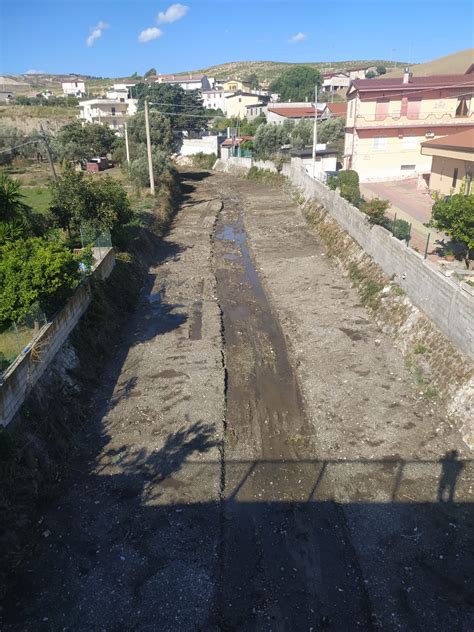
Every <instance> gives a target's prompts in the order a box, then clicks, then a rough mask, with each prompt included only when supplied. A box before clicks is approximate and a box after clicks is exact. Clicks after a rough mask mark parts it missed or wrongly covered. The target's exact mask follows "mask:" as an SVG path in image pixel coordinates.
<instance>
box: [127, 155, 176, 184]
mask: <svg viewBox="0 0 474 632" xmlns="http://www.w3.org/2000/svg"><path fill="white" fill-rule="evenodd" d="M151 163H152V165H153V176H154V179H155V183H158V182H159V180H160V178H161V176H162V175H163V174H164V173H165V172H166V171H169V170H170V169H171V167H172V165H171V161H170V159H169V154H168V153H167V152H166V151H163V150H162V149H159V148H158V147H153V148H152V152H151ZM130 177H131V179H132V180H133V182H134V183H135V184H136V185H137V186H139V187H149V186H150V172H149V169H148V158H147V153H146V147H144V146H143V145H140V146H139V148H138V153H137V155H136V157H135V159H134V160H132V161H131V163H130Z"/></svg>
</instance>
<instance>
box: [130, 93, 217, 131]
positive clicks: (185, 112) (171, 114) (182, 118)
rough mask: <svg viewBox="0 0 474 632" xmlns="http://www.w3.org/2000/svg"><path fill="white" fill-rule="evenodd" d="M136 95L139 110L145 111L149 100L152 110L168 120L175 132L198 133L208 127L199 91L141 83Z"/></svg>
mask: <svg viewBox="0 0 474 632" xmlns="http://www.w3.org/2000/svg"><path fill="white" fill-rule="evenodd" d="M135 93H136V95H137V97H138V109H139V110H143V109H144V106H145V99H148V102H149V103H150V104H151V105H150V110H153V111H155V112H161V113H162V114H163V116H165V117H166V118H168V119H169V121H170V123H171V128H172V129H173V130H174V131H180V132H181V131H183V130H187V131H190V132H198V131H201V130H203V129H205V128H206V126H207V120H208V119H207V116H206V115H207V112H206V110H205V109H204V107H203V105H202V99H201V97H200V95H199V92H198V91H197V90H183V88H181V86H175V85H171V84H168V83H151V84H146V83H141V84H139V85H138V86H136V87H135Z"/></svg>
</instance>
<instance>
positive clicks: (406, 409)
mask: <svg viewBox="0 0 474 632" xmlns="http://www.w3.org/2000/svg"><path fill="white" fill-rule="evenodd" d="M183 178H184V185H183V186H184V192H185V199H184V202H183V205H182V208H181V210H180V212H179V213H178V215H177V217H176V219H175V221H174V223H173V226H172V229H171V231H170V233H169V235H168V236H167V238H166V240H165V241H164V243H163V245H162V247H161V248H160V250H159V252H157V255H156V262H155V264H154V265H153V266H152V267H151V268H150V271H149V278H148V284H147V286H146V287H145V288H144V290H143V292H142V296H141V301H140V304H139V306H138V308H137V312H136V314H135V317H134V319H133V320H132V321H131V322H130V323H129V324H128V326H127V328H126V331H125V332H124V335H123V340H122V343H121V345H120V348H119V349H118V350H117V355H116V358H115V361H114V362H113V363H112V364H111V365H110V366H108V367H107V370H106V372H105V373H104V379H103V384H102V386H101V388H100V389H99V390H98V392H96V393H95V395H94V397H93V399H92V400H91V416H92V422H91V425H90V427H89V428H88V433H89V441H88V447H87V450H86V451H85V452H84V453H83V454H81V455H80V457H79V458H78V459H75V460H74V462H72V463H71V468H70V470H71V471H70V475H69V480H68V481H67V486H65V488H64V492H63V494H62V496H61V497H60V498H59V499H58V500H57V501H56V502H55V503H54V506H52V507H49V508H46V509H45V511H44V513H43V515H40V516H38V529H37V534H36V546H35V548H34V554H33V556H32V557H31V559H30V560H28V561H27V562H25V563H24V564H22V565H21V566H20V567H19V568H18V569H17V572H16V575H15V577H14V578H13V580H12V583H11V588H10V592H9V595H8V600H7V602H6V604H5V607H4V611H3V615H4V625H3V628H2V629H4V630H7V631H13V630H15V631H20V630H21V631H23V630H35V631H36V630H44V631H47V630H48V631H49V630H74V631H76V630H81V631H82V630H84V631H86V630H87V631H90V630H107V631H112V630H113V631H115V630H117V631H118V630H140V631H141V630H144V631H148V630H150V631H151V630H160V631H162V630H179V631H182V630H289V631H290V630H291V631H293V630H307V631H309V630H311V629H312V630H320V629H327V630H348V629H351V630H352V629H360V630H370V629H374V630H376V629H384V630H385V629H387V630H398V629H399V630H430V631H432V630H440V631H441V630H443V631H444V630H448V629H449V630H459V631H466V632H467V631H468V630H471V629H472V628H473V625H474V618H473V610H472V608H473V603H474V597H473V593H472V585H471V582H470V573H471V571H472V567H473V559H472V551H473V550H474V542H473V539H472V527H473V510H472V501H473V467H472V460H471V455H470V454H469V452H468V450H467V448H466V447H465V446H464V445H463V443H462V441H461V439H460V437H459V436H458V434H457V432H456V431H455V430H454V429H453V428H452V427H451V426H450V424H449V422H448V420H447V418H446V416H445V414H444V412H443V410H442V409H441V407H439V406H438V405H437V404H436V402H433V401H430V400H427V399H426V398H424V397H423V396H422V395H420V393H419V387H418V385H417V384H416V381H415V379H414V377H413V376H412V375H411V374H410V373H409V372H408V370H407V369H406V367H405V366H404V364H403V360H402V358H401V356H400V355H399V353H398V352H397V351H396V350H395V348H394V346H393V344H392V342H391V340H390V339H389V338H387V336H386V335H385V334H383V333H382V332H381V331H380V330H379V329H378V328H377V326H376V325H375V324H374V322H373V320H372V318H371V316H370V315H369V313H368V312H367V311H366V309H365V308H364V307H363V306H362V305H361V303H360V301H359V298H358V296H357V293H356V291H355V290H354V289H352V288H351V287H350V284H349V281H348V280H347V279H346V278H344V277H342V275H341V273H340V271H339V270H338V269H337V268H336V267H334V266H333V265H332V264H331V263H330V262H328V261H327V256H326V254H325V252H324V250H323V249H322V247H321V245H320V244H319V243H318V241H317V239H316V237H315V236H314V234H312V232H311V231H310V229H309V228H308V227H307V226H306V224H305V221H304V219H303V217H302V215H301V213H300V210H299V209H298V207H297V206H295V205H294V204H293V202H292V201H291V199H290V197H289V196H288V195H286V194H285V193H284V192H283V191H281V190H279V189H271V188H269V187H268V186H265V185H262V184H258V183H251V182H248V181H245V180H239V179H237V178H233V177H231V176H227V175H222V174H206V173H200V174H199V173H187V174H186V173H185V174H183ZM453 450H456V454H453V453H451V451H453ZM451 501H455V502H451Z"/></svg>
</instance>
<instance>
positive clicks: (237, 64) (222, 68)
mask: <svg viewBox="0 0 474 632" xmlns="http://www.w3.org/2000/svg"><path fill="white" fill-rule="evenodd" d="M379 65H380V66H388V67H393V66H401V67H403V62H392V63H390V62H388V61H384V60H372V59H369V60H358V61H357V60H356V61H320V62H308V63H304V64H292V63H288V62H282V61H233V62H229V63H226V64H218V65H216V66H209V67H208V68H200V69H199V70H193V71H189V72H193V73H196V74H197V73H204V74H206V75H208V76H209V77H216V78H217V79H238V78H240V79H245V77H248V76H249V75H251V74H253V73H255V74H256V75H257V77H258V78H259V80H260V81H265V80H267V81H269V82H271V81H273V80H274V79H277V78H278V77H279V76H280V75H281V74H282V72H284V71H285V70H288V68H291V67H292V66H310V67H311V68H315V69H316V70H319V72H331V71H333V70H345V69H348V68H358V67H360V66H379ZM177 74H181V73H177Z"/></svg>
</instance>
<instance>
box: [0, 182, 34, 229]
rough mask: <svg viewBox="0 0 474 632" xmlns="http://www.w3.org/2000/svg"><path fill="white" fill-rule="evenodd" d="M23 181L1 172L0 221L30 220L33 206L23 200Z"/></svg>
mask: <svg viewBox="0 0 474 632" xmlns="http://www.w3.org/2000/svg"><path fill="white" fill-rule="evenodd" d="M20 189H21V182H20V181H19V180H14V179H13V178H12V177H11V176H9V175H8V174H6V173H2V174H0V222H9V221H11V220H16V221H23V222H25V223H26V224H28V222H29V215H30V211H31V208H30V207H29V206H28V204H25V203H24V202H23V200H22V198H23V194H22V192H21V190H20Z"/></svg>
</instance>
